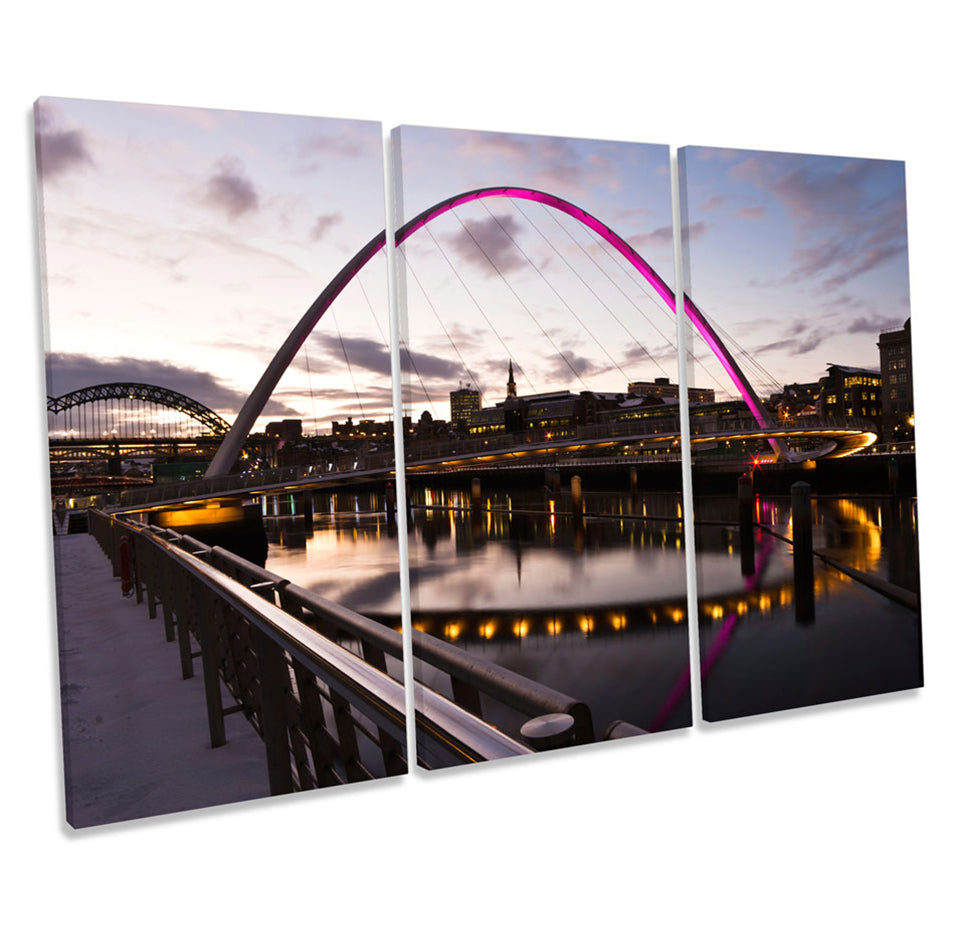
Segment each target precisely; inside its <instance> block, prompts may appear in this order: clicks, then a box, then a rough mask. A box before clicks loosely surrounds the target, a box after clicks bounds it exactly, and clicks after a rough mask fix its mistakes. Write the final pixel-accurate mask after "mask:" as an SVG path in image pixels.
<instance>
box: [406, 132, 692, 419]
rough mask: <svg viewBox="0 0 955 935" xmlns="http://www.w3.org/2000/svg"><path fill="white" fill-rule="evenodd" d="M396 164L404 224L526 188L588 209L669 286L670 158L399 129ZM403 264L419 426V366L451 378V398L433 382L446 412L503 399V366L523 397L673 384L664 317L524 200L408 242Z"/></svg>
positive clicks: (643, 292)
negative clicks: (489, 194) (461, 394)
mask: <svg viewBox="0 0 955 935" xmlns="http://www.w3.org/2000/svg"><path fill="white" fill-rule="evenodd" d="M393 148H394V151H395V153H396V162H397V163H398V164H399V165H400V174H399V175H398V179H399V185H400V202H399V203H400V208H401V211H400V214H401V218H402V219H404V220H407V219H410V218H412V217H414V216H415V215H416V214H417V213H418V212H419V211H421V210H423V209H425V208H427V207H429V206H430V205H432V204H435V203H436V202H439V201H441V200H443V199H444V198H447V197H449V196H451V195H454V194H457V193H461V192H466V191H470V190H472V189H477V188H482V187H493V186H526V187H528V188H532V189H537V190H539V191H544V192H547V193H550V194H553V195H556V196H558V197H560V198H562V199H564V200H566V201H569V202H571V203H573V204H575V205H577V206H579V207H581V208H583V209H584V210H585V211H587V212H588V213H589V214H591V215H593V216H594V217H596V218H597V219H598V220H600V221H602V222H603V223H604V224H606V225H607V226H608V227H610V228H611V229H612V230H613V231H614V232H616V233H617V234H618V235H620V236H621V237H622V238H623V239H625V240H626V241H628V242H629V243H630V245H631V246H633V247H634V248H635V249H636V250H637V251H638V252H640V253H641V254H642V255H643V256H644V258H645V259H647V260H648V262H650V264H651V266H653V267H654V269H655V270H657V272H658V273H660V275H661V276H663V278H664V279H665V280H667V281H668V282H672V281H673V239H672V208H671V186H670V168H669V164H670V155H669V147H668V146H666V145H660V144H647V143H635V142H617V141H605V140H581V139H569V138H558V137H547V136H530V135H520V134H514V133H491V132H476V131H469V130H460V129H442V128H435V127H415V126H402V127H399V128H398V129H397V130H396V131H395V133H394V136H393ZM402 254H403V258H404V260H405V263H406V265H405V267H404V283H405V285H404V291H405V295H406V303H407V322H406V328H407V331H406V337H407V340H408V346H409V348H410V350H411V359H410V361H409V365H407V366H406V367H405V368H404V377H405V382H404V387H405V394H406V396H405V398H408V397H409V396H410V399H411V402H412V412H413V413H415V412H417V411H419V407H422V406H423V407H425V408H431V405H432V403H437V393H432V391H431V389H430V388H429V386H428V381H427V380H426V379H419V371H420V370H421V368H420V367H419V366H418V365H417V363H416V358H417V357H418V356H421V355H424V356H426V359H427V360H433V359H436V358H437V359H441V360H444V361H447V362H448V363H449V364H450V367H449V368H448V370H447V378H446V379H445V382H444V383H439V381H438V380H437V379H435V385H436V386H440V387H441V389H442V391H443V395H444V396H445V397H446V395H447V391H449V390H451V389H454V388H456V387H457V386H458V385H459V384H460V383H461V382H464V383H471V384H472V385H473V386H475V387H476V388H478V389H479V390H480V391H481V393H482V398H483V402H484V405H493V404H494V403H496V402H499V401H500V400H501V399H503V398H504V395H505V392H506V383H507V375H508V365H509V362H510V361H513V363H514V374H515V381H516V383H517V391H518V393H519V394H521V395H525V394H532V393H544V392H551V391H560V390H571V391H574V392H580V391H581V390H584V389H588V390H594V391H606V392H615V393H619V392H625V391H626V389H627V383H628V382H630V381H633V380H644V379H654V378H656V377H659V376H668V377H669V378H670V379H672V380H673V382H676V379H677V361H676V346H675V345H676V328H675V320H674V318H673V315H672V313H670V312H668V311H667V310H666V309H665V308H664V306H663V304H662V302H661V300H659V298H658V297H656V296H655V295H654V294H652V292H651V290H649V288H648V287H647V286H646V283H644V282H643V281H642V280H641V279H640V277H639V276H638V274H637V273H636V271H635V270H633V268H632V267H629V266H628V265H627V264H626V263H625V262H624V261H623V260H622V258H621V257H620V255H619V254H617V253H615V252H614V251H613V250H612V249H610V248H609V247H608V246H607V245H606V243H605V242H604V241H602V240H601V239H600V238H598V237H597V235H595V234H594V233H593V232H591V231H590V230H589V229H588V228H586V227H585V226H583V225H582V224H580V223H579V222H577V221H576V220H574V219H572V218H570V217H569V216H567V215H566V214H563V213H561V212H558V211H555V210H554V209H552V208H549V207H545V206H543V205H539V204H537V203H535V202H529V201H526V200H520V199H511V198H494V199H487V200H481V201H478V202H472V203H470V204H468V205H464V206H461V207H459V208H455V209H454V210H453V211H452V212H449V213H448V214H445V215H443V216H442V217H440V218H437V219H435V220H434V221H433V222H431V223H430V224H429V225H428V226H427V227H426V228H425V229H423V230H421V231H418V232H417V233H415V234H414V235H413V236H412V237H411V238H409V239H408V241H407V242H406V244H405V245H404V246H403V247H402ZM437 376H438V374H435V377H437ZM429 396H430V397H431V398H430V399H429V398H427V397H429ZM434 409H438V406H437V405H435V406H434ZM438 411H439V412H440V409H438ZM433 414H434V413H433Z"/></svg>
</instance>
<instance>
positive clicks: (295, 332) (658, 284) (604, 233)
mask: <svg viewBox="0 0 955 935" xmlns="http://www.w3.org/2000/svg"><path fill="white" fill-rule="evenodd" d="M483 198H518V199H522V200H524V201H536V202H538V203H540V204H544V205H547V206H549V207H551V208H555V209H557V210H558V211H563V212H564V213H565V214H568V215H570V216H571V217H572V218H575V219H576V220H578V221H580V223H581V224H583V225H584V226H586V227H589V228H590V229H591V230H592V231H594V233H596V234H598V235H599V236H601V237H602V238H603V239H604V240H606V241H607V243H609V244H610V245H611V246H612V247H613V248H614V249H615V250H617V252H618V253H620V254H621V255H622V256H623V257H624V259H626V260H627V261H628V262H629V263H630V264H631V265H632V266H633V267H634V268H635V269H636V270H637V272H639V273H640V275H641V276H643V278H644V279H645V280H646V281H647V282H648V283H649V285H650V286H651V288H652V289H653V290H654V291H655V292H656V293H657V295H659V296H660V298H661V299H663V301H664V302H665V303H666V305H667V307H668V308H670V309H671V310H672V311H674V312H676V297H675V295H674V293H673V290H672V289H671V288H670V287H669V286H668V285H667V284H666V283H665V282H664V281H663V279H661V277H660V275H659V274H658V273H657V272H656V270H654V269H653V267H652V266H650V264H649V263H647V261H646V260H644V259H643V257H642V256H640V254H639V253H637V251H636V250H634V249H633V247H631V246H630V244H628V243H627V242H626V241H625V240H624V239H623V238H622V237H620V236H619V235H618V234H616V233H614V232H613V231H612V230H611V229H610V228H609V227H607V225H606V224H604V223H603V222H602V221H600V220H598V219H597V218H595V217H594V216H593V215H591V214H588V213H587V212H586V211H584V209H583V208H580V207H578V206H577V205H575V204H572V203H571V202H569V201H566V200H564V199H563V198H558V197H557V196H556V195H550V194H548V193H547V192H541V191H536V190H535V189H532V188H478V189H474V190H473V191H469V192H463V193H462V194H460V195H454V196H452V197H451V198H447V199H445V200H444V201H441V202H438V203H437V204H435V205H432V206H431V207H430V208H427V209H426V210H424V211H422V212H421V213H420V214H419V215H418V216H417V217H415V218H412V220H410V221H409V222H408V223H407V224H405V225H403V226H402V227H400V228H399V229H398V230H397V231H396V232H395V246H396V247H397V246H399V245H400V244H402V243H404V241H405V240H407V239H408V238H409V237H410V236H411V235H412V234H413V233H415V231H417V230H420V229H421V228H422V227H424V226H425V225H426V224H427V223H428V222H429V221H432V220H434V219H435V218H436V217H439V216H440V215H442V214H445V213H446V212H448V211H450V210H451V209H452V208H456V207H458V206H459V205H463V204H467V203H468V202H471V201H477V200H479V199H483ZM385 236H386V232H385V231H381V233H379V234H378V235H377V236H376V237H374V238H372V239H371V240H370V241H369V242H368V243H367V244H365V246H364V247H362V249H361V250H359V251H358V253H356V254H355V255H354V256H353V257H352V258H351V260H349V261H348V263H346V264H345V265H344V266H343V267H342V268H341V270H340V271H339V272H338V274H337V275H336V276H335V278H334V279H333V280H332V281H331V282H330V283H329V284H328V285H327V286H326V287H325V289H324V290H323V292H322V293H321V295H320V296H319V297H318V298H317V299H316V300H315V301H314V302H313V303H312V305H311V306H310V307H309V309H308V311H307V312H306V313H305V314H304V315H303V316H302V319H301V320H300V321H299V323H298V324H297V325H296V326H295V328H293V329H292V331H291V333H290V334H289V336H288V338H286V340H285V343H284V344H283V345H282V346H281V347H280V348H279V350H278V352H277V353H276V355H275V357H274V358H273V359H272V362H271V363H270V364H269V366H268V367H267V368H266V370H265V373H264V374H263V375H262V377H261V379H260V380H259V382H258V384H257V385H256V387H255V389H254V390H253V391H252V393H251V394H250V395H249V398H248V399H247V400H246V402H245V405H244V406H243V407H242V410H241V411H240V412H239V415H238V416H237V418H236V420H235V423H234V424H233V426H232V429H231V430H230V432H229V434H228V435H227V436H226V438H225V440H224V441H223V443H222V445H221V446H220V447H219V451H218V452H217V454H216V456H215V458H213V460H212V463H211V464H210V465H209V469H208V470H207V471H206V477H219V476H222V475H224V474H227V473H228V472H229V470H230V469H231V467H232V465H233V464H234V463H235V460H236V458H238V456H239V453H240V452H241V449H242V445H243V443H244V442H245V439H246V437H247V436H248V434H249V432H250V431H251V430H252V426H253V425H254V424H255V421H256V419H258V417H259V416H260V415H261V413H262V410H263V409H264V408H265V405H266V403H267V402H268V400H269V397H270V396H271V395H272V391H273V390H274V389H275V387H276V385H277V384H278V381H279V380H280V379H281V377H282V374H283V373H285V370H286V368H287V367H288V366H289V364H291V362H292V360H293V359H294V358H295V355H296V354H297V353H298V351H299V348H301V346H302V345H303V344H304V343H305V339H306V338H307V337H308V336H309V334H310V333H311V331H312V329H313V328H314V327H315V325H316V324H317V323H318V320H319V319H320V318H321V317H322V315H324V314H325V312H326V310H327V309H328V307H329V306H330V305H331V304H332V302H333V301H334V300H335V299H336V298H337V297H338V296H339V295H340V293H341V292H342V290H343V289H344V288H345V286H347V285H348V283H349V282H351V280H352V279H353V278H354V277H355V276H356V275H357V273H358V272H359V270H361V268H362V267H363V266H364V265H365V264H366V263H367V262H368V261H369V260H370V259H371V258H372V257H373V256H374V255H375V254H376V253H378V251H379V250H381V249H382V247H384V245H385ZM684 308H685V311H686V314H687V317H688V318H689V320H690V321H691V322H692V324H693V326H694V327H695V328H696V330H697V331H698V332H699V333H700V335H701V336H702V337H703V339H704V340H705V341H706V343H707V344H708V345H709V347H710V348H711V349H712V351H713V353H714V354H716V357H717V359H718V360H719V362H720V364H721V365H722V366H723V368H724V369H725V370H726V372H727V373H728V374H729V376H730V379H731V380H732V381H733V383H734V385H735V386H736V388H737V389H738V390H739V392H740V395H741V396H742V397H743V400H744V401H745V403H746V405H747V406H748V407H749V410H750V412H752V414H753V416H754V417H755V418H756V421H757V423H758V424H759V425H760V426H761V427H763V428H767V427H769V425H770V422H771V421H772V420H771V419H770V416H769V414H768V413H767V412H766V409H765V408H764V407H763V404H762V403H761V401H760V399H759V396H758V395H757V394H756V393H755V391H754V390H753V388H752V386H751V385H750V383H749V380H747V378H746V377H745V375H744V374H743V372H742V371H741V370H740V368H739V365H738V364H737V363H736V361H735V360H734V359H733V356H732V355H731V354H730V352H729V350H727V348H726V346H725V345H724V344H723V342H722V341H721V340H720V338H719V336H718V335H717V334H716V332H715V331H714V330H713V328H712V326H711V325H710V323H709V322H708V321H707V320H706V319H705V318H704V317H703V314H702V312H700V310H699V309H698V308H697V307H696V306H695V305H694V304H693V302H692V301H691V300H690V298H689V296H687V295H684ZM772 443H773V447H774V448H776V449H777V451H780V452H785V450H786V449H785V446H784V445H783V443H782V441H779V442H776V440H772Z"/></svg>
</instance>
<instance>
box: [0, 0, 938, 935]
mask: <svg viewBox="0 0 955 935" xmlns="http://www.w3.org/2000/svg"><path fill="white" fill-rule="evenodd" d="M378 6H379V5H378V4H371V5H368V4H365V5H363V6H359V5H357V4H356V5H354V6H350V7H349V9H353V10H355V11H356V12H353V13H348V12H346V11H345V7H344V6H343V7H341V8H336V9H334V10H332V11H329V10H328V9H325V8H323V7H324V5H323V4H310V5H308V6H307V7H306V6H305V5H303V6H302V8H301V9H299V8H297V6H296V5H292V4H288V3H285V2H275V0H273V2H271V3H267V4H244V3H238V2H236V3H230V4H216V3H207V4H200V3H196V2H190V3H181V2H177V0H173V2H166V3H161V4H148V5H134V4H126V3H95V2H94V3H89V2H87V3H76V4H60V3H46V4H37V5H33V6H31V7H30V8H29V12H18V13H10V12H7V13H6V14H5V22H4V33H5V42H4V52H3V55H2V62H0V68H2V70H3V80H2V82H0V95H2V100H3V120H2V127H3V134H4V137H3V146H2V149H0V158H2V160H3V172H2V173H0V184H2V190H3V197H2V200H0V205H2V211H3V214H2V222H0V224H2V236H3V264H2V269H3V271H4V286H5V288H4V303H3V304H4V318H3V320H4V323H5V335H4V345H5V347H6V350H5V354H4V357H5V366H4V367H3V370H4V394H5V395H4V401H5V403H6V409H7V421H6V431H5V433H4V437H5V440H6V442H7V453H6V456H5V457H4V459H3V471H4V475H3V489H4V492H5V494H6V510H5V516H4V519H5V533H6V535H5V536H4V543H3V548H4V569H3V572H4V577H5V583H6V587H5V589H4V591H5V604H6V608H7V612H6V613H5V614H4V615H3V618H4V619H3V629H4V662H5V664H4V666H3V671H4V678H3V680H2V681H3V693H4V706H3V721H2V723H3V728H2V729H3V731H4V734H5V736H4V737H3V748H4V749H5V751H6V752H5V756H4V763H3V777H4V779H3V782H4V785H3V808H4V817H3V824H2V828H3V839H4V840H3V851H4V853H5V856H6V858H7V859H6V860H5V862H4V863H5V869H4V871H3V873H4V881H3V883H4V889H5V890H6V891H7V892H8V893H9V894H11V895H10V896H9V897H7V898H6V899H5V907H4V908H5V912H4V916H5V917H6V919H7V920H8V921H12V922H13V923H14V925H13V928H12V929H10V930H11V931H23V930H38V929H40V928H44V929H45V928H46V927H47V923H52V924H55V925H57V926H59V927H60V928H61V930H62V929H64V928H67V927H69V928H71V929H72V928H73V927H74V926H76V927H77V928H78V929H79V930H81V931H85V930H87V929H90V930H92V926H94V925H95V926H96V930H98V931H100V932H114V931H146V932H149V931H161V930H165V929H172V928H176V929H177V930H183V931H191V930H197V929H198V928H200V927H202V928H203V929H204V930H206V931H209V932H215V931H220V930H225V928H226V927H228V928H230V929H233V930H240V931H242V932H251V931H254V930H256V929H260V928H262V927H264V926H268V929H269V930H270V931H276V930H287V929H292V928H301V929H302V930H306V931H308V930H315V931H329V930H331V931H344V930H345V927H346V926H347V928H348V930H349V931H372V930H391V929H392V928H393V927H395V926H396V925H398V923H399V920H401V919H402V917H403V916H404V917H405V918H410V920H411V922H412V923H413V924H414V926H415V927H416V928H418V929H420V930H422V931H439V930H441V931H445V930H448V931H455V932H457V931H463V932H470V931H475V932H477V931H500V932H511V931H519V930H520V929H522V928H524V927H525V926H528V925H530V924H533V926H534V930H535V931H536V930H541V931H560V932H563V931H567V932H577V931H579V932H604V931H607V932H616V931H640V932H660V931H667V932H671V931H676V932H682V931H707V932H708V931H723V930H726V931H736V932H749V931H752V932H772V933H775V932H789V931H807V930H810V931H813V932H830V931H853V932H874V931H880V932H881V931H885V932H930V931H951V928H950V927H949V926H950V925H951V922H952V916H953V910H952V904H951V898H950V897H947V896H946V891H950V888H951V870H952V856H951V848H952V845H951V837H952V831H953V828H952V806H951V793H952V785H951V784H952V767H951V750H952V736H953V732H952V723H951V722H952V714H953V712H955V706H953V681H955V680H953V678H952V673H951V671H950V666H951V665H952V659H953V653H952V648H953V646H952V642H953V641H952V614H951V613H950V609H949V601H950V597H949V588H948V584H949V581H950V580H951V577H952V570H951V569H952V565H951V560H950V557H949V554H948V542H949V541H950V540H949V539H948V538H947V537H948V536H950V535H951V522H950V520H949V517H948V515H947V513H946V510H947V508H948V507H949V504H950V502H951V500H950V496H951V495H950V492H949V490H948V489H947V486H948V483H949V476H948V471H947V470H946V466H945V462H946V459H947V463H948V465H952V464H953V463H955V461H953V460H952V458H951V452H950V444H951V443H950V441H949V438H950V434H951V427H952V419H951V416H950V405H949V399H950V395H951V378H952V367H951V363H950V361H951V354H952V343H951V339H952V333H953V328H952V325H951V316H952V314H953V311H955V309H953V305H952V299H951V296H952V288H951V282H950V276H949V275H948V272H949V269H950V267H951V261H950V259H949V255H948V254H949V250H950V245H951V242H952V238H951V219H952V218H951V215H952V210H953V207H955V206H953V203H952V177H953V170H952V161H951V157H952V149H951V145H950V134H951V91H952V79H951V69H950V63H951V51H950V49H949V48H948V47H947V31H946V29H945V27H944V26H943V24H941V23H937V22H933V21H932V19H931V16H930V14H929V12H928V11H929V10H930V9H932V8H934V9H942V6H941V5H936V4H931V6H930V5H929V4H928V3H921V2H910V3H907V4H905V5H903V6H900V7H897V8H893V10H892V16H891V18H889V17H882V15H881V12H880V11H881V10H882V9H883V8H882V7H880V6H879V5H876V4H871V3H866V4H855V3H841V4H840V3H834V2H829V3H813V2H809V3H806V2H803V3H800V4H785V5H784V4H779V5H773V4H765V3H739V2H729V3H720V4H700V5H697V4H695V3H687V4H683V5H682V6H681V7H680V8H677V6H676V4H672V3H660V4H659V7H660V10H661V11H662V10H664V9H665V10H668V11H670V12H667V13H664V12H658V13H647V12H646V11H645V10H644V9H643V7H644V6H645V5H644V4H640V3H637V2H628V3H619V4H616V3H604V4H574V5H566V6H564V5H561V4H557V3H536V2H534V3H531V2H527V3H524V4H517V3H501V2H497V0H491V2H483V3H479V4H474V5H472V6H469V7H467V8H465V7H463V6H460V5H455V4H450V3H447V2H444V3H426V2H411V3H406V4H397V3H393V4H381V5H380V6H381V7H382V8H383V9H382V10H378V9H377V7H378ZM21 9H22V10H24V11H25V10H26V9H27V7H26V6H25V5H23V6H22V7H21ZM305 10H308V12H304V11H305ZM677 28H679V29H682V32H675V31H674V30H675V29H677ZM41 95H49V96H64V97H66V96H69V97H91V98H103V99H111V100H131V101H145V102H151V103H161V104H185V105H201V106H210V107H225V108H236V109H246V110H265V111H274V112H284V113H305V114H315V115H321V116H341V117H357V118H366V119H380V120H381V121H382V122H383V123H384V124H385V125H386V126H387V127H390V126H393V125H396V124H397V123H400V122H407V123H418V124H436V125H446V126H465V127H472V128H477V129H488V130H513V131H526V132H542V133H553V134H558V135H576V136H593V137H609V138H616V139H633V140H639V141H644V142H659V143H671V144H674V145H680V144H697V145H715V146H733V147H746V148H758V149H776V150H790V151H800V152H819V153H826V154H835V155H852V156H868V157H881V158H888V159H901V160H905V162H906V164H907V184H908V207H909V235H910V264H911V266H910V270H911V282H912V308H913V322H914V324H913V339H914V342H915V377H916V393H917V404H916V405H917V409H918V431H919V435H918V439H919V515H920V522H921V536H922V564H921V568H922V594H923V599H924V621H923V630H924V651H925V682H926V688H924V689H923V690H921V691H916V692H909V693H905V694H904V695H898V696H889V697H882V698H875V699H870V700H863V701H856V702H849V703H845V704H840V705H830V706H826V707H823V708H819V709H815V710H807V711H800V712H795V713H791V714H785V715H777V716H769V717H763V718H755V719H749V720H747V721H744V722H740V723H736V724H730V725H725V726H721V727H709V728H702V729H698V730H694V731H686V732H681V733H680V734H678V735H675V736H665V737H659V738H653V739H650V740H648V741H643V742H634V743H618V744H609V745H603V746H602V747H601V748H599V749H594V750H590V751H586V752H585V753H584V754H577V755H573V754H565V755H561V756H556V757H548V758H537V759H536V760H535V761H534V762H521V763H516V764H511V763H497V764H490V765H488V766H486V767H474V768H470V769H464V770H459V771H456V772H450V773H445V774H443V775H437V776H432V777H428V778H426V779H421V778H412V779H405V780H402V781H399V782H392V783H390V784H384V785H382V784H372V785H371V786H369V787H366V788H360V789H349V790H344V791H342V792H340V793H332V794H317V795H310V796H299V797H290V798H288V799H284V800H281V801H275V802H264V803H256V804H251V805H245V806H238V807H230V808H224V809H218V810H211V811H206V812H203V813H193V814H189V815H185V816H179V817H171V818H164V819H158V820H151V821H145V822H137V823H131V824H129V825H125V826H119V827H114V828H108V829H102V830H96V831H89V832H83V833H76V832H73V831H71V830H69V828H68V827H67V826H66V824H65V821H64V819H63V783H62V778H61V777H62V766H61V747H60V739H59V701H58V690H57V685H56V652H55V631H54V626H53V621H52V610H51V605H52V586H51V582H50V575H49V563H50V561H49V555H50V539H49V525H50V524H49V514H48V501H47V499H46V495H45V493H44V485H45V484H46V477H45V475H46V471H47V467H46V462H45V452H44V446H45V441H44V427H45V419H44V404H43V396H44V388H43V382H42V380H43V377H42V369H41V366H40V361H41V348H42V340H41V326H40V316H39V312H38V285H37V283H38V276H37V266H36V249H35V243H36V231H35V221H34V202H33V169H32V124H31V116H30V114H31V105H32V102H33V100H34V98H36V97H38V96H41ZM277 339H278V338H277Z"/></svg>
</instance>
